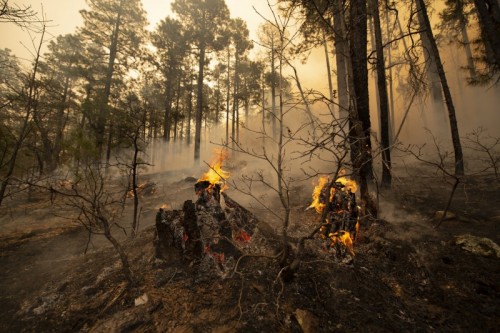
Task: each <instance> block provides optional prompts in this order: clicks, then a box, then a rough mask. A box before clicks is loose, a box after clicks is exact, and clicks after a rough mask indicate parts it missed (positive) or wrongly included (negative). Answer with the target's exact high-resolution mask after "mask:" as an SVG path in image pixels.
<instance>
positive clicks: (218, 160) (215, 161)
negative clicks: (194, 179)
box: [198, 148, 231, 191]
mask: <svg viewBox="0 0 500 333" xmlns="http://www.w3.org/2000/svg"><path fill="white" fill-rule="evenodd" d="M228 155H229V153H228V151H227V150H226V149H224V148H221V149H214V157H213V158H212V161H211V162H210V164H209V166H210V169H209V170H208V171H207V172H205V173H204V174H203V175H202V176H201V177H200V179H198V181H199V182H200V181H205V180H207V181H209V182H210V183H211V184H212V185H213V184H217V183H220V182H224V186H223V187H222V189H221V191H223V190H225V189H227V185H226V184H225V181H226V180H227V179H228V178H229V176H230V175H231V174H230V173H229V171H226V170H223V169H222V162H224V160H225V159H227V157H228Z"/></svg>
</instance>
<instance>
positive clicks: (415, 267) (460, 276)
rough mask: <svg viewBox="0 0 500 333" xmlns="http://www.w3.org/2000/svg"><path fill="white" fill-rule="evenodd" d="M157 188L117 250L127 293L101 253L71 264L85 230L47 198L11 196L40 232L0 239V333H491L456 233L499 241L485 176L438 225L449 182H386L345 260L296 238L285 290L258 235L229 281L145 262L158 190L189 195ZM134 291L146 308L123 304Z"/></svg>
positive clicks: (473, 261)
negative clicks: (130, 275) (134, 231)
mask: <svg viewBox="0 0 500 333" xmlns="http://www.w3.org/2000/svg"><path fill="white" fill-rule="evenodd" d="M165 188H167V189H168V190H164V191H160V192H159V193H157V194H156V195H153V196H152V197H150V198H144V199H143V200H144V202H148V204H147V205H146V204H145V206H146V208H145V210H144V215H143V218H142V221H143V222H142V223H143V224H144V228H143V230H142V232H141V234H140V235H139V236H138V237H137V238H136V239H135V240H133V241H128V242H127V243H126V244H127V245H126V251H127V253H128V255H129V257H130V259H131V263H132V269H133V271H134V273H135V274H136V276H137V278H138V282H137V284H136V285H134V286H127V284H126V282H125V279H124V277H123V275H122V274H121V270H120V263H119V260H118V258H117V255H116V254H115V252H114V251H113V250H112V249H111V248H109V247H106V246H104V244H102V245H101V246H99V245H98V244H97V243H98V242H97V241H96V245H95V247H94V248H92V249H91V250H90V251H89V252H88V253H87V254H86V255H82V252H83V249H84V248H85V246H86V243H87V237H86V233H85V232H84V231H83V230H81V228H79V227H78V226H74V225H69V224H68V222H67V221H59V220H57V218H56V217H54V216H53V215H51V214H49V213H48V211H49V210H50V202H48V201H44V200H43V199H39V201H37V203H36V205H38V206H37V207H36V209H35V213H36V215H33V213H31V210H33V207H34V204H33V203H31V204H29V206H28V207H29V209H26V207H25V205H28V204H27V203H25V202H24V201H23V203H21V202H19V203H16V204H17V205H18V206H19V207H18V209H16V207H17V206H16V204H13V205H12V206H11V207H12V209H11V210H10V214H11V217H12V221H13V222H16V220H22V219H26V218H29V219H31V221H28V222H30V223H28V222H26V221H24V220H23V221H24V222H22V223H26V225H33V224H34V222H36V223H37V224H43V226H44V227H41V226H39V227H38V228H35V227H31V228H30V229H28V228H27V227H26V228H24V229H23V228H21V229H15V228H4V231H3V233H2V234H0V238H1V243H0V244H1V245H0V248H1V252H0V253H1V254H0V265H1V267H2V270H1V272H0V290H1V294H0V297H1V302H0V304H1V305H0V307H1V309H0V310H1V314H0V331H3V332H14V331H28V332H29V331H33V332H46V331H57V332H75V331H83V332H87V331H92V332H112V331H122V332H125V331H137V332H177V333H180V332H301V331H305V332H335V331H338V332H344V331H345V332H370V331H373V332H434V331H435V332H471V331H475V332H495V331H498V325H499V324H500V311H499V309H500V283H499V281H500V258H498V257H497V256H496V255H495V254H490V255H487V256H483V255H479V254H475V253H471V252H468V251H465V250H464V249H463V248H462V247H461V246H459V245H457V244H456V237H457V236H460V235H464V234H471V235H474V236H479V237H487V238H489V239H491V240H492V241H494V242H495V243H497V244H500V233H499V229H498V224H499V223H500V207H499V206H498V198H499V197H500V185H499V182H498V181H497V180H496V179H494V178H493V177H474V178H464V180H463V184H461V185H460V186H459V188H458V190H457V192H456V196H455V198H454V201H453V203H452V206H451V211H452V212H453V213H454V214H456V216H455V217H454V218H452V219H448V220H445V221H444V222H443V223H442V225H441V226H440V228H438V229H435V228H434V227H433V226H434V225H435V223H436V221H435V219H434V218H433V217H434V214H435V212H436V211H437V210H443V209H444V207H445V204H446V202H447V199H448V196H449V191H450V189H451V185H449V184H447V183H446V182H443V180H442V179H441V178H439V177H435V176H433V175H430V176H428V177H425V176H422V175H419V176H418V177H416V176H414V175H410V176H407V177H405V178H399V179H395V182H394V189H393V190H392V191H391V192H384V193H382V197H381V206H380V215H381V216H380V217H381V219H379V220H375V221H374V220H365V221H363V223H362V226H361V230H360V235H359V237H358V239H357V241H356V243H355V251H356V256H355V258H354V261H353V263H352V264H344V263H342V262H339V261H337V260H335V259H334V258H332V257H331V256H330V255H327V254H325V253H324V252H323V251H322V250H321V244H320V243H319V241H317V240H313V241H309V242H308V243H306V244H307V245H306V250H305V254H304V257H303V262H302V265H301V266H300V268H299V270H298V272H297V274H296V276H294V278H293V280H291V281H289V282H287V283H282V281H281V280H280V279H279V278H278V276H279V274H280V269H279V266H278V264H277V263H276V261H275V260H274V259H273V258H272V257H273V255H274V253H273V251H272V248H273V241H270V240H269V239H266V237H264V235H263V234H259V233H257V234H256V235H255V236H254V239H253V240H252V243H253V244H252V247H253V251H254V252H253V253H256V252H258V253H262V254H263V255H262V256H251V257H245V258H243V259H241V261H240V263H239V266H238V268H239V269H238V272H237V273H234V274H231V272H229V273H227V274H226V276H221V275H220V274H218V272H217V271H216V270H215V269H210V268H206V267H205V268H201V267H200V266H199V265H197V264H190V263H188V262H186V261H185V260H183V259H182V257H181V256H180V255H179V253H178V252H177V250H175V249H172V252H171V255H170V256H169V259H168V260H165V261H161V260H157V259H155V247H154V238H155V230H154V227H153V226H148V225H147V224H148V223H146V222H144V221H151V223H149V225H151V224H152V223H153V220H154V214H155V211H156V208H157V207H159V205H161V202H162V201H165V200H166V197H167V196H168V194H167V192H169V191H170V192H172V193H170V194H169V195H170V196H171V198H170V200H177V201H179V202H182V201H183V200H185V199H192V192H191V191H192V183H189V182H185V183H183V182H177V183H175V184H173V185H170V186H166V187H165ZM172 189H175V191H172ZM299 192H301V193H304V194H300V196H299V197H298V198H296V199H295V201H294V204H295V208H294V210H293V221H292V225H291V226H290V230H291V232H292V233H293V234H294V235H296V236H300V235H303V234H306V233H308V232H309V231H310V230H312V229H313V228H314V227H315V225H316V224H317V223H318V217H317V216H316V214H315V213H314V212H312V211H304V206H305V203H307V200H308V197H309V193H310V189H309V188H307V189H305V190H303V191H299ZM44 202H45V205H44V204H43V203H44ZM171 202H172V201H171ZM21 206H22V207H21ZM174 206H175V205H174ZM174 208H176V207H174ZM23 212H24V213H23ZM259 217H261V218H262V219H266V216H265V214H260V215H259ZM2 221H6V218H5V217H3V219H2ZM9 226H10V224H9ZM202 266H203V265H202ZM144 294H146V295H147V302H146V303H145V304H143V305H138V306H135V304H134V301H135V300H136V299H137V298H138V297H140V296H141V295H144Z"/></svg>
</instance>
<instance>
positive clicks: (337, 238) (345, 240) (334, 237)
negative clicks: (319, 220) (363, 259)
mask: <svg viewBox="0 0 500 333" xmlns="http://www.w3.org/2000/svg"><path fill="white" fill-rule="evenodd" d="M328 236H329V237H330V240H331V244H330V246H331V247H333V246H335V244H337V243H338V244H343V245H345V247H346V248H347V250H348V251H349V253H350V254H351V255H353V256H354V241H353V239H352V237H351V234H350V233H349V232H348V231H341V232H340V234H339V232H336V233H333V234H329V235H328Z"/></svg>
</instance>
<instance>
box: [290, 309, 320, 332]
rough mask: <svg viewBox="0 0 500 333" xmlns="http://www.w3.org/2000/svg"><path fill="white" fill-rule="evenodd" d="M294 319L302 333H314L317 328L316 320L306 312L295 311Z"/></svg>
mask: <svg viewBox="0 0 500 333" xmlns="http://www.w3.org/2000/svg"><path fill="white" fill-rule="evenodd" d="M295 318H296V319H297V322H298V323H299V325H300V328H301V329H302V332H304V333H313V332H316V328H317V326H318V318H316V316H315V315H313V314H312V313H311V312H309V311H307V310H301V309H297V310H295Z"/></svg>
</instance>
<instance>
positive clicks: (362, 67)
mask: <svg viewBox="0 0 500 333" xmlns="http://www.w3.org/2000/svg"><path fill="white" fill-rule="evenodd" d="M366 5H367V3H366V0H353V1H351V6H350V17H349V28H350V36H349V37H350V45H349V51H350V52H349V53H350V58H351V64H352V66H351V70H352V86H353V94H354V108H351V114H350V120H351V122H352V126H351V130H350V135H351V140H352V141H351V149H352V150H353V153H352V154H351V156H352V157H353V166H354V169H355V171H356V172H357V173H358V176H359V177H358V178H359V179H358V180H359V183H360V191H361V198H362V200H364V201H365V202H368V201H369V193H368V181H367V180H368V179H369V178H372V174H373V167H372V157H371V140H370V131H371V122H370V108H369V100H368V66H367V54H366V53H367V8H366ZM353 139H354V140H353Z"/></svg>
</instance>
